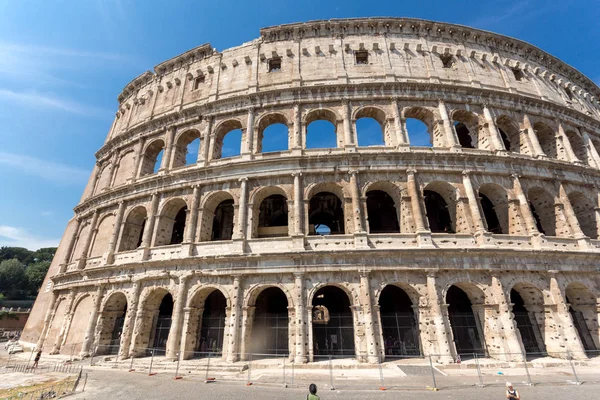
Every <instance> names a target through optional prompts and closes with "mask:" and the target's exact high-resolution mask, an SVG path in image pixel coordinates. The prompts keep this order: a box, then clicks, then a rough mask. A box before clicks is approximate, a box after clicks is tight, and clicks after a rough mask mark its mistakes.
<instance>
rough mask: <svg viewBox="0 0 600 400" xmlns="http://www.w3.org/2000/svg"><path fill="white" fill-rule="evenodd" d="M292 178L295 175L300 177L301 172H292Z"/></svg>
mask: <svg viewBox="0 0 600 400" xmlns="http://www.w3.org/2000/svg"><path fill="white" fill-rule="evenodd" d="M291 175H292V176H293V177H294V178H295V177H301V176H302V172H292V174H291Z"/></svg>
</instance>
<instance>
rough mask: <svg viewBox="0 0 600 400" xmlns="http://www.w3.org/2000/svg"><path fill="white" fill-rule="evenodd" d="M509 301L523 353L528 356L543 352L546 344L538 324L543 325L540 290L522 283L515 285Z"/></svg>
mask: <svg viewBox="0 0 600 400" xmlns="http://www.w3.org/2000/svg"><path fill="white" fill-rule="evenodd" d="M521 292H522V293H524V295H525V294H526V296H525V297H526V298H527V302H526V301H525V300H524V299H523V297H522V296H521ZM510 302H511V303H512V304H513V310H512V311H513V315H514V316H515V317H514V318H515V322H516V324H517V329H518V330H519V334H520V335H521V343H523V348H524V349H525V353H526V354H527V355H529V356H535V355H537V356H539V355H541V354H543V353H545V351H546V346H545V345H544V337H543V336H542V331H541V330H540V326H541V327H543V326H544V322H543V321H544V309H543V304H544V300H543V297H542V292H540V291H539V290H538V289H537V288H533V287H531V288H527V287H526V286H525V285H523V284H521V285H516V286H515V288H513V289H512V290H511V291H510Z"/></svg>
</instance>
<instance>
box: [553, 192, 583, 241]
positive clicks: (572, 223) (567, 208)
mask: <svg viewBox="0 0 600 400" xmlns="http://www.w3.org/2000/svg"><path fill="white" fill-rule="evenodd" d="M559 197H560V200H561V201H562V203H563V212H564V214H565V218H566V220H567V223H568V224H569V227H570V228H571V234H572V235H573V237H575V238H576V239H583V238H585V234H584V233H583V231H582V230H581V225H579V220H578V219H577V216H576V215H575V211H574V210H573V206H572V205H571V201H570V200H569V196H568V195H567V191H566V190H565V187H564V185H563V184H562V182H561V183H560V186H559Z"/></svg>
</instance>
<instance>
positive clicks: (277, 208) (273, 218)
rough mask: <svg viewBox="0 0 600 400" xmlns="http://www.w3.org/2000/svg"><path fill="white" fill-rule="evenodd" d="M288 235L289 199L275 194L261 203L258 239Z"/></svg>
mask: <svg viewBox="0 0 600 400" xmlns="http://www.w3.org/2000/svg"><path fill="white" fill-rule="evenodd" d="M287 235H288V205H287V198H285V196H282V195H280V194H273V195H271V196H269V197H267V198H266V199H264V200H263V201H262V202H261V203H260V208H259V213H258V237H259V238H264V237H277V236H287Z"/></svg>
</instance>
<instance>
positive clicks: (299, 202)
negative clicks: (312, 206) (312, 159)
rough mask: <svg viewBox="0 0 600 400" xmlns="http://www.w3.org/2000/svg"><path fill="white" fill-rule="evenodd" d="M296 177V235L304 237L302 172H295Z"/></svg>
mask: <svg viewBox="0 0 600 400" xmlns="http://www.w3.org/2000/svg"><path fill="white" fill-rule="evenodd" d="M292 176H293V177H294V234H296V235H304V230H303V226H302V225H303V224H302V211H303V210H302V209H303V208H304V196H303V190H302V181H301V177H302V172H295V173H293V174H292Z"/></svg>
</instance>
